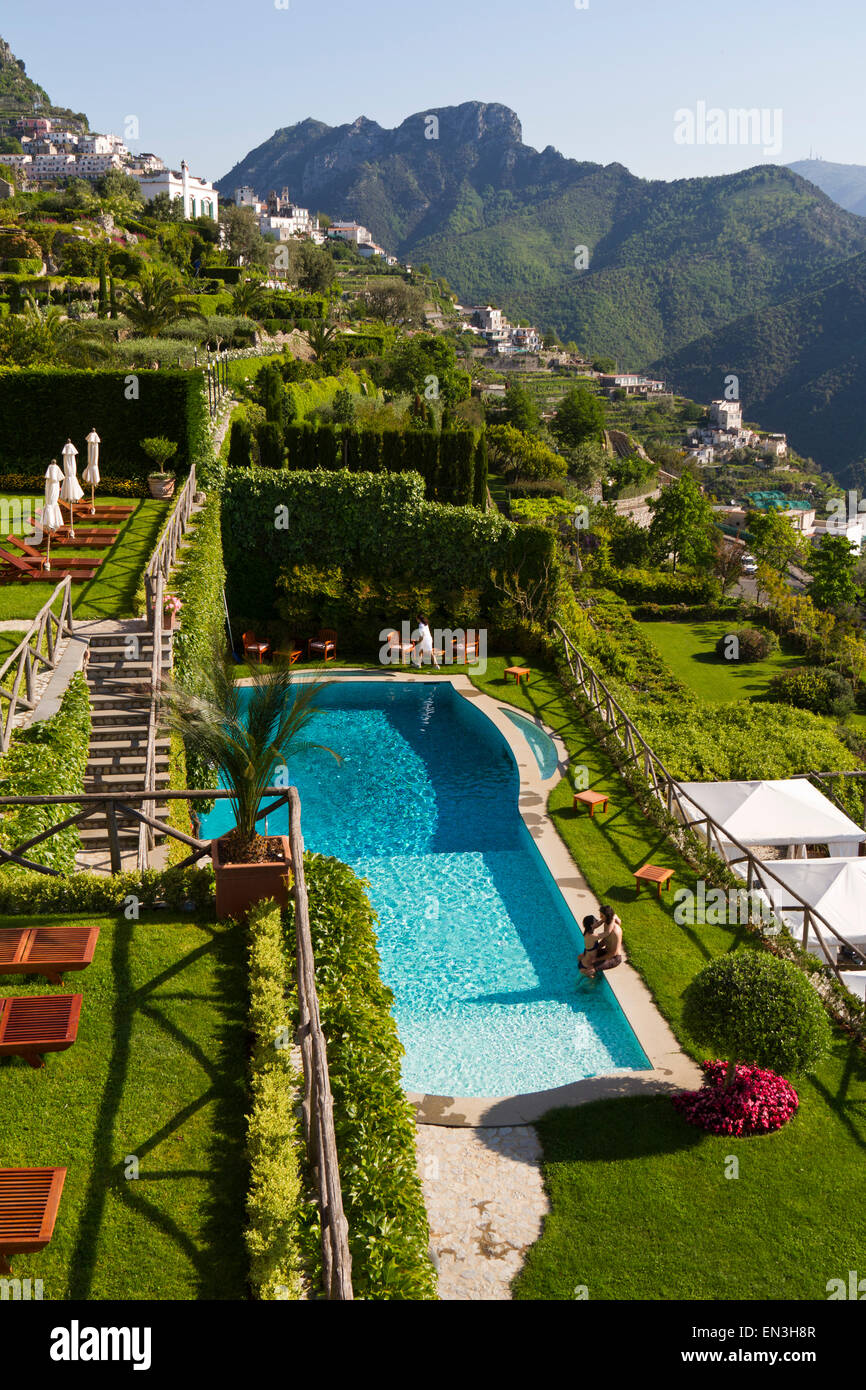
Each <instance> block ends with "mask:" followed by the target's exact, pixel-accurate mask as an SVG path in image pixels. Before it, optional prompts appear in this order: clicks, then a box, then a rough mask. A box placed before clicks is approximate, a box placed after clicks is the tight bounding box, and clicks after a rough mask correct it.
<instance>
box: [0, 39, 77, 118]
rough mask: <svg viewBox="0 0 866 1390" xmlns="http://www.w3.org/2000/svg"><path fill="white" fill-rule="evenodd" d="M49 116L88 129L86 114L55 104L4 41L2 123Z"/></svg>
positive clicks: (0, 54) (0, 43)
mask: <svg viewBox="0 0 866 1390" xmlns="http://www.w3.org/2000/svg"><path fill="white" fill-rule="evenodd" d="M34 115H39V116H48V117H56V118H57V119H59V120H63V121H70V122H72V123H73V124H75V125H76V126H80V127H82V128H83V129H84V130H87V129H88V125H87V117H86V116H85V115H84V113H83V112H82V111H69V110H68V109H67V108H66V107H63V106H54V105H52V102H51V99H50V97H49V95H48V93H47V92H46V91H45V89H44V87H40V86H39V84H38V83H36V82H34V81H33V80H32V78H30V77H28V76H27V73H26V71H25V68H24V63H23V61H22V59H20V58H16V57H15V54H14V53H13V52H12V49H11V48H10V47H9V45H8V43H7V42H6V40H5V39H3V38H0V124H4V123H5V122H6V121H7V120H14V119H15V118H16V117H19V116H34Z"/></svg>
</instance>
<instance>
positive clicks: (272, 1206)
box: [246, 902, 304, 1300]
mask: <svg viewBox="0 0 866 1390" xmlns="http://www.w3.org/2000/svg"><path fill="white" fill-rule="evenodd" d="M249 933H250V944H249V970H250V975H249V979H250V1034H251V1040H252V1048H251V1055H250V1096H251V1100H252V1106H251V1109H250V1113H249V1116H248V1117H247V1151H248V1154H249V1161H250V1186H249V1195H248V1197H247V1222H248V1224H247V1229H246V1244H247V1250H248V1251H249V1256H250V1283H251V1284H252V1289H253V1294H254V1296H255V1297H256V1298H260V1299H264V1300H285V1299H297V1298H299V1297H300V1294H301V1272H302V1264H303V1261H302V1256H301V1249H300V1244H299V1227H300V1224H301V1223H300V1211H301V1207H302V1199H303V1194H302V1185H301V1157H302V1154H303V1149H304V1139H303V1133H302V1130H301V1126H300V1124H299V1122H298V1118H297V1113H296V1109H297V1100H298V1090H299V1080H300V1078H299V1077H298V1074H297V1072H296V1070H295V1068H294V1066H293V1065H292V1055H291V1051H290V1048H289V1043H290V1041H291V1039H292V1037H293V1035H294V1028H293V1027H292V1026H291V1025H292V1018H291V1015H292V1007H291V1004H290V1001H289V997H288V996H289V995H290V993H291V986H290V975H289V959H288V955H287V952H286V947H285V943H284V938H283V922H282V916H281V914H280V911H279V908H277V907H276V906H275V905H274V903H272V902H266V903H259V904H258V905H257V906H256V907H255V908H253V911H252V912H251V913H250V918H249Z"/></svg>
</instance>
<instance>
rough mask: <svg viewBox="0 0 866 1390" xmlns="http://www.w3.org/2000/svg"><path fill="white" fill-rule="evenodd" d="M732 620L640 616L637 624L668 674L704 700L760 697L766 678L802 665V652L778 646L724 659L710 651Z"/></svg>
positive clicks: (716, 701)
mask: <svg viewBox="0 0 866 1390" xmlns="http://www.w3.org/2000/svg"><path fill="white" fill-rule="evenodd" d="M746 625H747V624H746V623H745V622H743V623H740V624H737V623H736V622H732V621H731V620H730V619H727V620H717V621H712V622H689V621H685V622H676V623H667V622H652V621H649V622H640V621H638V627H639V628H640V629H641V631H642V632H643V633H644V635H645V636H646V637H648V638H649V640H650V641H651V642H652V643H653V644H654V645H655V646H656V647H657V648H658V651H659V653H660V655H661V656H662V657H663V659H664V660H665V661H666V662H667V664H668V666H670V668H671V670H672V671H673V673H674V675H676V676H678V677H679V679H680V680H681V681H682V682H683V683H684V684H685V685H687V686H688V687H689V689H690V690H693V691H694V692H695V694H696V695H698V696H700V698H701V699H702V700H706V701H707V702H708V703H709V704H713V705H723V704H726V703H727V702H728V701H729V700H750V699H755V698H757V699H760V698H761V697H762V696H764V695H766V693H767V690H768V687H769V684H770V681H771V680H772V679H773V677H774V676H778V675H779V674H780V672H782V671H788V670H790V669H791V668H792V667H794V666H802V664H803V660H804V658H803V655H802V653H791V652H790V651H788V652H786V651H785V650H784V648H783V650H781V651H778V652H773V653H771V655H770V656H768V657H766V658H765V659H764V660H763V661H750V662H736V661H726V660H725V658H724V657H721V656H717V655H716V643H717V642H718V640H719V638H720V637H724V636H726V635H727V633H729V632H732V631H733V630H734V629H735V628H736V627H737V626H741V627H742V626H746Z"/></svg>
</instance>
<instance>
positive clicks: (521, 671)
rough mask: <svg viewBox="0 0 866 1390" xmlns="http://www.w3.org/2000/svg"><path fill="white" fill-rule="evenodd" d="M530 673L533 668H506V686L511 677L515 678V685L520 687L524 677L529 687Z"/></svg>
mask: <svg viewBox="0 0 866 1390" xmlns="http://www.w3.org/2000/svg"><path fill="white" fill-rule="evenodd" d="M530 671H531V668H530V667H529V666H506V668H505V684H506V685H507V684H508V677H509V676H513V677H514V683H515V685H519V684H520V682H521V680H522V679H523V678H524V677H525V678H526V683H527V685H528V684H529V676H530Z"/></svg>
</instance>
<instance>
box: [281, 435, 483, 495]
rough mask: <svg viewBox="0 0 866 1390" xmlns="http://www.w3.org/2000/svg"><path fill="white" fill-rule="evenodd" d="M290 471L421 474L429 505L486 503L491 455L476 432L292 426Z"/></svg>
mask: <svg viewBox="0 0 866 1390" xmlns="http://www.w3.org/2000/svg"><path fill="white" fill-rule="evenodd" d="M284 438H285V444H286V449H287V457H288V465H289V468H290V469H298V470H301V471H305V470H309V469H313V468H327V469H332V470H333V469H342V468H346V469H348V470H349V472H350V473H408V472H414V473H420V474H421V476H422V478H423V479H424V484H425V489H426V496H427V499H428V501H431V502H434V501H438V502H450V503H452V504H453V505H455V506H466V505H470V504H476V505H483V499H485V498H486V494H487V451H486V445H485V444H484V443H483V439H484V437H483V435H482V436H476V435H475V433H474V432H473V431H471V430H442V431H441V432H439V431H435V430H386V431H384V432H380V431H376V430H364V429H356V428H355V427H354V426H347V425H332V424H319V425H318V426H315V425H312V424H308V423H306V422H303V421H302V422H300V423H292V424H290V425H289V426H288V427H287V429H286V430H285V435H284Z"/></svg>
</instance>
